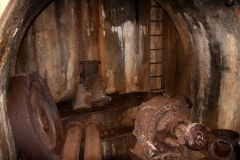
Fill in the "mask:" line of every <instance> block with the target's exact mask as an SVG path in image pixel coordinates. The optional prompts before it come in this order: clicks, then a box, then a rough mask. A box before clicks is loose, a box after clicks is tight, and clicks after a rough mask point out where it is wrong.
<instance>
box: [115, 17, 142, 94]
mask: <svg viewBox="0 0 240 160" xmlns="http://www.w3.org/2000/svg"><path fill="white" fill-rule="evenodd" d="M111 31H112V32H115V33H117V35H118V39H119V43H120V47H121V52H122V58H123V59H124V62H125V70H124V72H125V78H126V79H125V81H126V89H125V90H126V92H127V93H128V92H134V91H136V90H137V89H138V75H137V43H138V39H137V34H138V32H137V24H136V23H135V22H131V21H126V22H125V23H124V24H122V25H121V26H117V27H116V26H114V27H112V28H111Z"/></svg>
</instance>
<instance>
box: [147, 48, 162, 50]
mask: <svg viewBox="0 0 240 160" xmlns="http://www.w3.org/2000/svg"><path fill="white" fill-rule="evenodd" d="M150 50H163V48H152V49H150Z"/></svg>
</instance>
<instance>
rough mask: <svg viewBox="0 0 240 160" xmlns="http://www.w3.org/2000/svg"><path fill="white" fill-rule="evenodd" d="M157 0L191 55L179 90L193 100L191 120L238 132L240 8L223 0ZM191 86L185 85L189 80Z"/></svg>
mask: <svg viewBox="0 0 240 160" xmlns="http://www.w3.org/2000/svg"><path fill="white" fill-rule="evenodd" d="M158 2H159V3H160V4H161V5H162V6H163V7H164V8H165V9H166V10H167V12H168V14H169V15H170V17H171V18H172V19H173V21H174V24H175V25H176V27H177V29H178V32H179V33H180V38H181V40H182V42H183V49H184V52H183V53H184V55H183V56H186V57H187V58H188V61H187V63H188V65H187V66H188V68H189V69H188V70H187V71H186V72H188V73H187V74H188V75H189V76H186V77H185V82H184V81H183V82H182V83H183V84H179V85H185V86H186V87H185V88H182V89H181V90H180V92H182V93H184V94H185V95H186V96H187V97H188V98H190V99H191V101H192V102H193V112H192V118H193V120H195V121H200V122H203V123H205V124H207V125H209V126H210V127H212V128H227V129H233V130H236V131H240V119H239V118H238V114H239V113H240V112H239V111H240V103H239V102H240V96H239V95H240V90H239V85H240V72H239V69H240V53H239V52H240V46H239V45H238V44H239V43H240V38H239V34H240V25H239V24H240V23H239V21H240V14H239V12H240V6H239V4H238V3H237V2H236V3H235V5H234V6H232V7H227V6H225V4H224V1H220V0H218V1H187V0H184V1H177V2H176V1H172V0H169V1H166V0H158ZM185 83H186V84H187V85H186V84H185Z"/></svg>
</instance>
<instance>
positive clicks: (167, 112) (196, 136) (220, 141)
mask: <svg viewBox="0 0 240 160" xmlns="http://www.w3.org/2000/svg"><path fill="white" fill-rule="evenodd" d="M139 108H140V110H139V112H138V114H137V117H136V120H135V127H134V131H133V135H134V136H135V137H136V139H137V143H136V145H135V147H134V148H133V150H132V152H133V153H134V154H135V155H136V156H137V157H138V158H140V159H143V160H168V159H171V160H192V159H196V160H203V159H205V160H210V159H213V160H235V153H234V145H236V144H237V143H236V142H237V140H238V138H239V134H238V133H236V132H234V131H230V130H223V129H218V130H213V131H212V132H211V131H210V129H208V128H207V127H206V126H204V125H203V124H200V123H193V122H192V121H191V120H190V107H189V105H188V103H187V101H186V100H185V98H184V97H183V96H176V97H174V98H173V97H169V96H166V95H164V96H159V97H153V98H152V99H150V100H149V101H147V102H144V103H142V104H141V105H140V106H139Z"/></svg>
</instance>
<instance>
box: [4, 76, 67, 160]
mask: <svg viewBox="0 0 240 160" xmlns="http://www.w3.org/2000/svg"><path fill="white" fill-rule="evenodd" d="M7 107H8V108H7V109H8V115H9V119H10V124H11V127H12V132H13V136H14V140H15V143H16V146H17V147H18V149H19V150H20V151H21V153H22V154H23V159H34V160H40V159H44V160H50V159H55V158H56V157H57V155H58V154H59V153H60V151H61V149H62V146H63V143H64V130H63V126H62V122H61V118H60V116H59V114H58V112H57V108H56V105H55V103H54V101H53V98H52V96H51V94H50V91H49V89H48V87H47V86H46V85H45V83H44V81H43V80H42V78H41V77H40V76H39V75H38V74H37V73H34V72H29V73H26V74H21V75H16V76H13V77H12V78H11V80H10V84H9V90H8V94H7Z"/></svg>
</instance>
